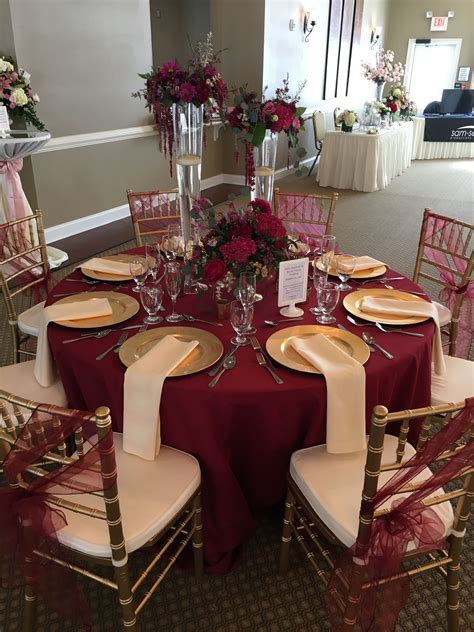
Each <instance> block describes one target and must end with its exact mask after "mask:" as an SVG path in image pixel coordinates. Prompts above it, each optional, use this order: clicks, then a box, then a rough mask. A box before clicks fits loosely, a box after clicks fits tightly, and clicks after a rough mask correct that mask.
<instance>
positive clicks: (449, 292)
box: [413, 208, 474, 355]
mask: <svg viewBox="0 0 474 632" xmlns="http://www.w3.org/2000/svg"><path fill="white" fill-rule="evenodd" d="M472 232H473V225H472V224H468V223H466V222H461V221H459V220H456V219H453V218H451V217H445V216H443V215H438V214H437V213H433V211H432V210H431V209H429V208H426V209H425V211H424V214H423V223H422V225H421V231H420V241H419V244H418V253H417V256H416V264H415V271H414V273H413V280H414V281H415V282H416V283H419V282H420V280H422V279H426V280H427V281H429V282H430V283H434V284H436V285H438V286H440V289H441V290H442V294H441V296H440V298H441V300H443V302H446V303H448V306H449V308H450V309H451V312H452V319H451V323H452V324H451V329H452V331H451V334H450V339H451V341H450V350H449V352H450V354H451V355H454V353H455V349H456V337H457V331H458V325H459V318H460V314H461V309H462V307H463V302H464V301H465V300H466V297H468V300H472V299H473V298H474V281H473V280H472V273H473V267H474V251H473V241H472Z"/></svg>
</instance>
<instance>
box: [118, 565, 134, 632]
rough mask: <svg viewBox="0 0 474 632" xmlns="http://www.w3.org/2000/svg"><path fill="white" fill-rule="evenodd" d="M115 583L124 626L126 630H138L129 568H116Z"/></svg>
mask: <svg viewBox="0 0 474 632" xmlns="http://www.w3.org/2000/svg"><path fill="white" fill-rule="evenodd" d="M114 573H115V581H116V582H117V586H118V595H119V601H120V608H121V610H122V626H123V629H124V630H138V624H137V617H136V615H135V607H134V604H133V593H132V585H131V582H130V576H129V574H128V566H127V565H125V566H120V567H117V566H116V567H114Z"/></svg>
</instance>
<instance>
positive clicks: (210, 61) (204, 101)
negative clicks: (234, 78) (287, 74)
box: [132, 33, 227, 175]
mask: <svg viewBox="0 0 474 632" xmlns="http://www.w3.org/2000/svg"><path fill="white" fill-rule="evenodd" d="M191 49H192V56H191V59H189V60H188V62H187V63H186V64H185V65H184V66H180V65H179V64H178V62H177V61H167V62H165V63H164V64H162V65H161V66H159V67H158V68H156V69H153V70H151V71H150V72H148V73H145V74H140V75H139V77H142V79H145V81H146V85H145V87H144V88H143V89H141V90H139V91H138V92H134V93H133V94H132V96H134V97H138V98H144V99H145V100H146V107H147V108H148V109H149V110H150V111H151V112H152V113H153V116H154V119H155V123H156V126H157V128H158V134H159V143H160V150H161V151H163V152H164V153H165V155H166V154H167V153H168V155H169V158H170V175H173V163H172V155H173V145H174V131H173V115H172V111H171V106H172V105H173V104H175V103H176V104H179V105H186V104H189V103H192V104H193V105H194V106H196V107H200V106H201V105H203V106H204V110H205V114H206V115H207V116H208V117H209V116H210V115H211V114H212V113H214V112H216V111H219V112H220V113H221V116H222V117H224V103H225V100H226V98H227V84H226V83H225V82H224V80H223V79H222V77H221V75H220V73H219V71H218V70H217V69H216V67H215V64H216V63H217V62H218V61H219V53H220V52H222V51H219V52H217V53H216V52H214V49H213V45H212V33H209V34H208V35H207V38H206V40H205V41H204V42H197V43H196V45H195V46H194V47H191Z"/></svg>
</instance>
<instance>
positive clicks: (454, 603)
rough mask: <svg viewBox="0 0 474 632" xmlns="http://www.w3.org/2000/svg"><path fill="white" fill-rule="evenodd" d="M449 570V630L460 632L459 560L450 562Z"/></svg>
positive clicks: (449, 631)
mask: <svg viewBox="0 0 474 632" xmlns="http://www.w3.org/2000/svg"><path fill="white" fill-rule="evenodd" d="M447 571H448V574H447V576H446V588H447V607H448V632H459V560H458V561H457V563H455V562H454V561H453V562H451V564H448V568H447Z"/></svg>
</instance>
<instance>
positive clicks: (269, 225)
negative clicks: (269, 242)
mask: <svg viewBox="0 0 474 632" xmlns="http://www.w3.org/2000/svg"><path fill="white" fill-rule="evenodd" d="M256 224H257V230H258V231H259V232H260V233H262V234H263V235H268V237H272V238H273V239H277V238H279V237H284V236H285V235H286V230H285V228H284V226H283V224H282V223H281V221H280V220H279V219H278V217H275V215H272V214H270V213H260V214H259V215H257V219H256Z"/></svg>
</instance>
